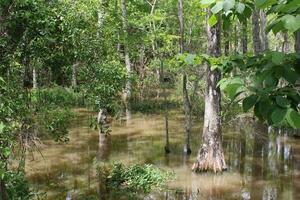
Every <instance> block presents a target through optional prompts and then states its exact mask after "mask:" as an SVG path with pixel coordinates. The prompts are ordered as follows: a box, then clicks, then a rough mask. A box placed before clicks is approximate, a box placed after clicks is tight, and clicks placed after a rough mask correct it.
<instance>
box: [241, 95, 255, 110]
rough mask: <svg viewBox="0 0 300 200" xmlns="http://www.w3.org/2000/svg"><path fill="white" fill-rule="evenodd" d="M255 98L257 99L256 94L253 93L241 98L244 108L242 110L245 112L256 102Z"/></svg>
mask: <svg viewBox="0 0 300 200" xmlns="http://www.w3.org/2000/svg"><path fill="white" fill-rule="evenodd" d="M257 100H258V96H257V95H254V94H252V95H250V96H248V97H246V98H245V99H244V100H243V110H244V112H247V111H248V110H250V109H251V108H252V107H253V106H254V105H255V104H256V102H257Z"/></svg>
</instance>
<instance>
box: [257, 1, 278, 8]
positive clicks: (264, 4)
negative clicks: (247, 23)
mask: <svg viewBox="0 0 300 200" xmlns="http://www.w3.org/2000/svg"><path fill="white" fill-rule="evenodd" d="M274 3H277V0H256V1H255V4H256V6H257V7H259V8H266V7H268V6H271V5H273V4H274Z"/></svg>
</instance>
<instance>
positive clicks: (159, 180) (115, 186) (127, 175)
mask: <svg viewBox="0 0 300 200" xmlns="http://www.w3.org/2000/svg"><path fill="white" fill-rule="evenodd" d="M99 170H101V169H99ZM99 170H98V171H99ZM170 177H171V173H170V172H165V171H162V170H160V169H159V168H157V167H155V166H153V165H148V164H144V165H141V164H135V165H132V166H129V167H125V166H124V165H123V164H121V163H117V164H113V166H112V168H111V170H110V171H109V175H108V177H107V180H106V185H107V187H108V188H109V189H111V190H116V191H119V192H127V193H137V192H144V193H149V192H150V191H151V190H153V189H157V188H161V187H163V186H165V184H166V182H167V180H168V179H170Z"/></svg>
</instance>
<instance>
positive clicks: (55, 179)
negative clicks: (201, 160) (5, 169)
mask: <svg viewBox="0 0 300 200" xmlns="http://www.w3.org/2000/svg"><path fill="white" fill-rule="evenodd" d="M80 113H81V118H80V119H79V120H78V122H77V123H76V125H75V126H74V128H73V129H72V130H71V138H70V139H71V140H70V143H68V144H59V145H58V144H55V143H53V142H51V141H46V142H45V143H46V144H47V148H45V149H43V150H42V152H43V155H44V157H45V160H43V159H42V158H41V157H39V156H38V155H35V158H36V159H35V160H34V161H27V165H26V171H27V175H28V177H29V179H30V181H31V183H32V185H33V187H35V188H38V189H40V190H42V191H47V192H48V199H49V200H50V199H65V197H66V194H67V192H68V191H71V192H72V197H78V198H77V199H89V198H87V197H88V195H95V197H96V199H108V198H107V197H106V196H103V194H106V192H105V191H106V188H105V187H104V184H103V180H102V179H101V177H99V174H96V172H95V167H94V160H95V159H96V160H97V161H98V162H102V163H108V162H113V161H118V162H123V163H125V164H130V163H152V164H155V165H156V166H159V167H161V168H164V169H169V170H173V171H174V172H175V173H176V176H177V178H176V180H175V181H172V182H170V183H169V185H168V188H169V189H168V190H163V191H156V192H153V193H151V194H149V195H146V196H145V195H144V197H140V199H149V200H150V199H153V200H154V199H165V200H192V199H193V200H194V199H214V200H218V199H222V200H224V199H225V200H226V199H228V200H229V199H230V200H231V199H243V200H248V199H252V200H256V199H257V200H258V199H259V200H261V199H263V200H271V199H272V200H281V199H282V200H283V199H284V200H286V199H287V200H291V199H300V193H299V192H298V191H300V143H299V141H298V140H299V139H296V138H292V137H290V136H288V135H287V134H286V133H285V132H284V131H281V133H278V131H277V130H273V132H271V133H268V132H269V131H268V128H267V127H265V126H263V125H261V124H259V123H254V122H252V121H244V122H242V121H241V122H239V124H237V125H235V126H234V127H224V131H223V132H224V136H223V147H224V151H225V156H226V162H227V164H228V169H229V170H228V171H227V172H225V173H224V174H223V175H213V174H209V173H208V174H200V175H196V174H193V173H192V172H191V170H190V167H191V165H192V163H193V161H194V160H195V159H196V154H197V149H198V146H199V143H200V138H201V136H200V134H199V133H200V132H201V130H202V128H201V126H200V125H201V122H194V124H195V125H197V124H198V126H195V127H194V129H193V130H192V140H191V141H192V143H191V148H192V150H193V152H192V154H191V155H190V156H186V155H185V154H182V145H183V143H184V130H183V128H182V127H181V124H182V120H183V118H182V116H181V115H180V114H178V113H176V112H175V113H170V118H169V134H170V135H169V137H170V149H171V153H170V154H167V155H166V154H165V152H164V145H165V140H164V139H165V138H164V137H165V136H164V135H165V123H164V116H162V115H161V116H160V115H148V116H138V115H133V116H132V119H131V123H130V124H120V123H118V122H115V123H114V124H113V126H112V131H113V132H112V135H111V136H104V135H101V134H100V135H99V134H98V132H97V131H94V130H91V129H89V128H88V123H86V120H83V119H87V118H88V115H87V113H86V112H84V111H81V112H80ZM241 125H242V126H241ZM103 191H104V192H103ZM80 196H81V197H82V198H79V197H80ZM109 199H112V200H114V199H115V200H116V199H119V198H113V197H112V198H109Z"/></svg>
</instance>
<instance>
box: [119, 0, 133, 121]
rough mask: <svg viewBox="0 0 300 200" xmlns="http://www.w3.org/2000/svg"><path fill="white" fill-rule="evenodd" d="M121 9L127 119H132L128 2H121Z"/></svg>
mask: <svg viewBox="0 0 300 200" xmlns="http://www.w3.org/2000/svg"><path fill="white" fill-rule="evenodd" d="M121 9H122V23H123V34H124V35H125V39H124V59H125V66H126V70H127V76H128V78H127V82H126V86H125V91H124V97H125V103H126V118H127V119H130V118H131V109H130V102H129V100H130V98H131V91H132V83H131V77H132V68H131V62H130V57H129V49H128V41H127V36H128V24H127V10H126V0H121Z"/></svg>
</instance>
